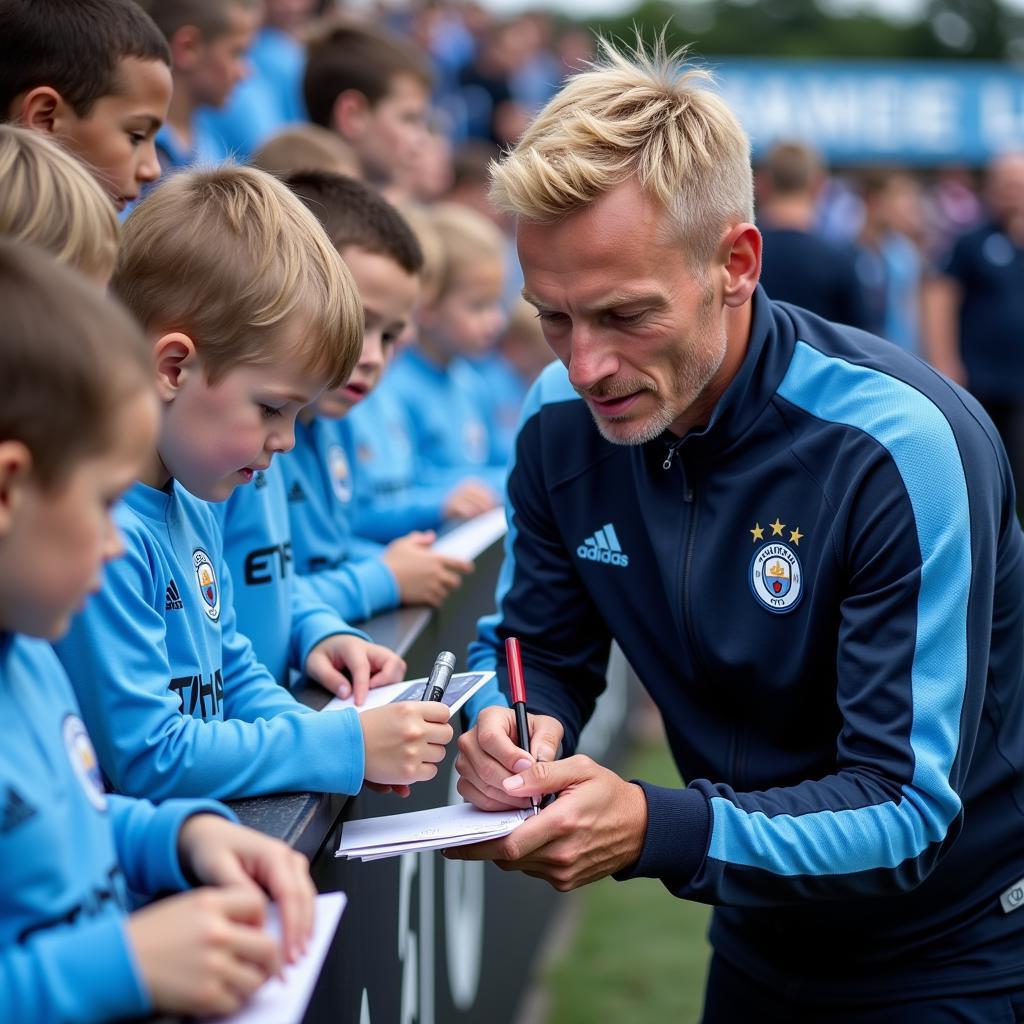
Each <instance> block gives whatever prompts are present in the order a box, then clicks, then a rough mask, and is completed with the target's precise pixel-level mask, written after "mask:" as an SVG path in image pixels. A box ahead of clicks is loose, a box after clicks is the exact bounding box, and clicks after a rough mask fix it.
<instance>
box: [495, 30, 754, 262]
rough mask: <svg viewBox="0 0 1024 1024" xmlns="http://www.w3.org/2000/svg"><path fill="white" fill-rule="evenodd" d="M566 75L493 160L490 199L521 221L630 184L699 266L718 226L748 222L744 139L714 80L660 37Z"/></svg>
mask: <svg viewBox="0 0 1024 1024" xmlns="http://www.w3.org/2000/svg"><path fill="white" fill-rule="evenodd" d="M598 44H599V54H598V58H597V59H596V60H595V62H594V63H593V64H591V65H589V67H588V69H587V70H585V71H583V72H581V73H580V74H578V75H576V76H574V77H573V78H571V79H570V80H569V81H568V82H567V83H566V84H565V86H563V88H562V89H561V91H560V92H559V93H558V94H557V95H556V96H555V97H554V98H553V99H551V100H550V101H549V102H548V104H547V106H546V107H544V109H543V110H542V111H541V112H540V113H539V114H538V115H537V117H536V119H535V120H534V121H533V123H532V124H531V125H530V126H529V127H528V128H527V130H526V131H525V132H524V134H523V136H522V138H521V139H520V140H519V143H518V144H517V145H516V147H515V149H513V150H512V152H511V153H510V154H509V155H508V156H507V157H506V158H505V159H504V160H502V161H500V162H497V161H496V162H494V163H492V165H491V200H492V201H493V202H494V204H495V205H496V206H497V207H498V208H499V209H501V210H503V211H505V212H507V213H511V214H514V215H516V216H519V217H522V218H524V219H526V220H537V221H544V220H555V219H557V218H559V217H562V216H565V215H566V214H567V213H571V212H573V211H574V210H577V209H580V208H581V207H584V206H587V205H589V204H590V203H592V202H593V201H594V200H595V199H597V198H598V197H599V196H601V195H603V194H604V193H606V192H608V191H609V190H611V189H613V188H614V187H615V186H616V185H619V184H621V183H622V182H624V181H626V180H627V179H628V178H631V177H634V176H635V177H636V178H637V180H638V181H639V183H640V186H641V187H642V188H643V189H644V190H645V191H646V192H647V193H649V194H651V195H653V196H654V197H656V198H657V199H658V200H660V202H661V203H662V204H663V205H664V207H665V209H666V210H667V211H668V212H669V214H670V216H671V217H672V220H673V221H674V225H675V227H676V230H677V232H678V235H679V239H680V242H681V244H682V245H683V247H684V248H685V249H686V252H687V255H688V257H689V258H690V260H691V262H692V263H694V264H701V263H704V262H706V261H707V260H709V259H710V258H711V255H712V254H713V252H714V249H715V246H716V245H717V243H718V239H719V237H720V234H721V231H722V229H723V228H724V227H725V226H726V225H727V224H729V223H739V222H741V221H753V218H754V195H753V192H754V190H753V180H752V174H751V169H750V142H749V140H748V138H747V136H746V134H745V133H744V131H743V129H742V128H741V127H740V125H739V122H738V121H737V120H736V117H735V115H734V114H733V113H732V111H731V110H730V109H729V107H728V106H727V105H726V104H725V103H724V102H723V100H722V99H721V98H720V97H719V96H717V95H716V94H715V93H714V92H712V91H711V90H710V88H708V87H709V86H710V85H711V84H712V76H711V74H710V73H709V72H708V71H707V70H705V69H702V68H697V67H689V68H687V67H686V66H685V58H686V51H685V50H681V51H675V52H669V51H668V50H667V49H666V47H665V43H664V37H662V38H660V39H658V40H657V41H656V42H655V43H654V44H653V45H652V46H651V47H649V48H648V47H646V46H645V45H644V44H643V42H642V40H639V39H638V41H637V43H636V45H635V46H634V47H632V48H628V47H622V48H619V47H617V46H616V45H615V44H613V43H612V42H610V41H609V40H607V39H600V40H599V41H598Z"/></svg>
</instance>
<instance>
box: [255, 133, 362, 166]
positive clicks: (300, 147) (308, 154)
mask: <svg viewBox="0 0 1024 1024" xmlns="http://www.w3.org/2000/svg"><path fill="white" fill-rule="evenodd" d="M249 163H251V164H252V165H253V167H258V168H259V169H260V170H261V171H266V172H267V173H268V174H273V175H275V176H276V177H278V178H284V177H287V176H288V175H289V174H295V173H296V171H333V172H334V173H335V174H348V175H352V176H355V175H358V174H359V159H358V157H357V156H356V154H355V151H354V150H353V149H352V147H351V146H350V145H349V144H348V143H347V142H346V141H345V140H344V139H343V138H342V137H341V136H340V135H336V134H335V133H334V132H332V131H329V130H328V129H327V128H320V127H319V126H318V125H315V124H295V125H291V126H290V127H288V128H285V129H284V130H283V131H280V132H278V133H277V134H276V135H274V136H273V137H272V138H270V139H267V141H266V142H264V143H263V145H262V146H260V148H259V149H257V150H256V152H255V153H253V155H252V159H251V160H250V161H249Z"/></svg>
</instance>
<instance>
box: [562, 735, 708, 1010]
mask: <svg viewBox="0 0 1024 1024" xmlns="http://www.w3.org/2000/svg"><path fill="white" fill-rule="evenodd" d="M620 774H621V775H623V776H624V777H625V778H627V779H629V778H642V779H647V780H649V781H650V782H655V783H658V784H660V785H666V786H678V785H680V782H679V775H678V774H677V772H676V769H675V765H674V764H673V762H672V759H671V757H670V755H669V752H668V749H667V747H665V746H664V745H663V744H661V743H657V744H648V745H645V746H641V747H638V748H635V749H634V751H633V752H632V754H631V755H630V756H629V757H628V758H627V761H626V764H625V765H623V766H622V768H621V771H620ZM578 898H579V899H580V900H581V901H582V904H583V906H582V912H581V914H580V918H579V925H578V927H577V929H576V931H575V934H574V935H573V938H572V941H571V943H570V945H569V947H568V949H567V951H566V953H565V956H564V957H563V958H562V959H560V960H559V961H558V962H556V963H555V964H553V965H552V966H551V968H550V969H549V970H548V972H547V975H546V977H545V979H544V983H545V984H546V986H547V992H548V997H549V1002H548V1006H549V1012H548V1016H547V1021H548V1024H593V1022H594V1021H613V1020H619V1021H628V1022H629V1024H648V1022H649V1024H664V1022H665V1021H672V1022H673V1024H695V1022H696V1021H697V1020H698V1018H699V1016H700V1009H701V994H702V991H703V987H704V975H705V972H706V970H707V961H708V955H709V949H708V945H707V941H706V940H705V933H706V931H707V922H708V913H709V912H708V908H707V907H704V906H701V905H698V904H695V903H688V902H686V901H684V900H678V899H676V898H675V897H673V896H671V895H669V893H668V891H667V890H666V889H665V887H664V886H663V885H662V884H661V883H660V882H656V881H654V880H653V879H646V878H642V879H635V880H634V881H631V882H615V881H613V880H611V879H605V880H603V881H601V882H596V883H595V884H593V885H590V886H587V887H586V888H584V889H583V890H581V891H580V894H579V897H578Z"/></svg>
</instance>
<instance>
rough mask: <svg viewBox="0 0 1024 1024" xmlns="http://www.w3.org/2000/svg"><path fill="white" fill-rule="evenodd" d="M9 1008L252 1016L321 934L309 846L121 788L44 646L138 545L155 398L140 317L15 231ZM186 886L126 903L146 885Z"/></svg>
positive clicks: (1, 428) (0, 931)
mask: <svg viewBox="0 0 1024 1024" xmlns="http://www.w3.org/2000/svg"><path fill="white" fill-rule="evenodd" d="M0 308H2V309H3V311H4V315H3V318H2V320H0V381H3V388H4V391H3V400H2V401H0V709H2V713H0V793H2V799H3V812H2V818H0V870H2V871H3V876H4V885H3V888H2V890H0V1005H2V1006H3V1008H4V1009H3V1015H4V1019H6V1020H12V1021H13V1020H17V1021H44V1020H46V1021H49V1020H80V1021H96V1020H107V1019H113V1018H123V1017H125V1016H136V1015H140V1014H146V1013H150V1012H152V1011H154V1010H157V1011H164V1012H168V1013H188V1014H209V1013H218V1014H219V1013H227V1012H232V1011H234V1010H236V1009H237V1008H238V1007H239V1005H240V1004H241V1003H242V1002H243V1001H244V999H245V998H246V997H247V996H248V995H249V994H251V993H252V992H253V991H254V990H255V989H256V988H257V987H258V986H259V985H260V984H261V983H262V982H263V981H264V980H265V979H266V978H267V977H269V976H270V975H271V974H273V973H275V972H276V971H277V970H278V968H279V965H280V962H281V956H280V953H279V952H278V951H277V950H276V949H275V947H274V944H273V943H272V942H271V940H270V938H269V936H268V935H267V934H266V933H265V932H264V931H263V930H262V927H261V924H262V920H263V914H264V910H265V902H266V901H265V898H264V897H263V895H262V893H261V892H260V887H264V888H267V889H268V890H269V891H270V892H271V894H272V895H274V896H275V897H276V898H278V900H279V901H280V904H281V910H282V916H283V919H284V921H285V943H286V948H285V954H286V957H287V958H288V959H294V957H295V954H296V952H297V950H298V949H299V947H301V946H302V945H303V944H304V942H305V940H306V938H307V937H308V935H309V932H310V926H309V922H310V921H311V916H312V897H313V887H312V884H311V882H310V879H309V873H308V867H307V865H306V864H305V860H304V858H302V857H301V856H300V855H298V854H296V853H294V852H292V851H291V850H289V849H288V848H287V847H286V846H285V845H284V844H283V843H280V842H278V841H277V840H273V839H270V838H268V837H266V836H262V835H260V834H259V833H256V832H253V831H251V830H249V829H243V828H241V827H239V826H238V825H235V824H231V823H230V821H229V820H225V819H230V817H231V813H230V812H229V811H228V810H227V808H224V807H221V806H219V805H217V804H213V803H210V802H207V801H183V800H174V801H169V802H168V803H166V804H163V805H162V806H161V807H159V808H156V807H154V806H153V805H152V804H150V803H148V802H147V801H144V800H133V799H130V798H128V797H119V796H114V795H108V794H106V793H105V792H104V790H103V786H102V784H101V780H100V778H99V773H98V771H97V769H96V759H95V754H94V753H93V748H92V745H91V744H90V742H89V737H88V734H87V733H86V731H85V728H84V726H83V725H82V721H81V718H80V717H79V709H78V705H77V704H76V702H75V697H74V694H73V692H72V689H71V686H70V684H69V682H68V679H67V676H66V675H65V674H64V671H63V670H62V668H61V666H60V664H59V663H58V661H57V659H56V658H55V657H54V654H53V651H52V649H51V648H50V646H49V645H48V644H47V643H46V641H47V640H53V639H55V638H56V637H58V636H59V635H60V634H61V633H62V632H63V631H64V630H65V629H66V628H67V624H68V620H69V618H70V617H71V615H72V614H73V613H74V612H75V610H76V609H77V608H78V607H79V606H80V605H81V603H82V602H83V601H84V600H85V599H86V597H87V595H88V594H89V592H90V591H93V590H95V588H96V586H97V585H98V582H99V573H100V569H101V567H102V563H103V562H104V561H105V560H107V559H109V558H112V557H115V556H116V555H117V554H118V553H119V551H120V550H121V541H120V538H119V537H118V533H117V530H116V528H115V527H114V525H113V523H112V522H111V516H110V509H111V506H112V505H113V504H114V503H115V502H116V500H117V497H118V495H119V494H120V492H121V491H122V490H123V489H124V488H125V487H126V486H127V485H128V484H129V483H130V482H131V479H132V477H133V475H134V474H135V473H136V472H137V470H138V468H139V467H140V466H141V464H142V462H143V460H144V459H145V458H146V456H147V449H148V448H149V446H150V444H151V442H152V441H153V439H154V437H155V433H156V422H157V409H156V401H155V398H154V395H153V388H152V380H151V377H152V371H151V369H150V367H149V365H148V360H147V358H146V354H145V348H144V343H143V339H142V336H141V334H140V332H139V330H138V328H137V327H136V326H135V325H134V324H133V323H131V322H130V320H129V318H128V317H127V316H126V315H125V314H124V313H123V312H122V311H120V310H118V309H117V308H116V307H115V306H114V305H113V303H111V302H110V301H109V300H107V299H106V298H104V297H103V295H102V294H101V292H100V290H99V289H97V288H96V287H95V286H94V285H93V284H92V283H91V282H88V281H86V280H85V279H84V278H82V277H81V276H79V275H78V274H76V273H74V272H73V271H71V270H69V269H67V268H65V267H61V266H59V265H58V264H56V263H54V262H53V261H52V260H51V259H49V258H48V257H46V256H44V255H43V254H42V253H40V252H39V251H37V250H35V249H33V248H31V247H29V246H26V245H24V244H15V243H12V242H10V241H8V240H3V241H0ZM189 877H192V878H193V879H194V880H197V881H199V882H200V883H202V882H205V883H208V884H214V885H224V884H229V885H230V887H228V888H223V889H205V890H202V891H197V892H192V893H184V894H181V895H177V896H172V897H170V898H169V899H166V900H163V901H161V902H159V903H156V904H154V905H152V906H149V907H146V908H144V909H142V910H138V911H136V912H135V913H133V914H130V915H129V914H127V907H128V904H129V900H130V898H131V897H132V896H134V897H136V898H137V897H139V896H148V895H152V894H154V893H157V892H161V891H174V890H183V889H186V888H188V886H189V881H188V878H189Z"/></svg>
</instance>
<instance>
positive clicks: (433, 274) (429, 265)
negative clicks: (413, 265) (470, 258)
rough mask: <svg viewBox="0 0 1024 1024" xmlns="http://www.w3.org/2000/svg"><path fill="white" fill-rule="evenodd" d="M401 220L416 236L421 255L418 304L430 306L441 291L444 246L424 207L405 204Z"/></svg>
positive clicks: (428, 212)
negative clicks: (421, 266)
mask: <svg viewBox="0 0 1024 1024" xmlns="http://www.w3.org/2000/svg"><path fill="white" fill-rule="evenodd" d="M400 212H401V214H402V218H403V220H404V221H405V223H406V224H408V225H409V227H410V229H411V230H412V233H413V234H414V235H415V236H416V242H417V244H418V245H419V247H420V252H422V253H423V269H422V270H420V302H421V303H423V304H424V305H430V304H431V303H433V302H435V301H436V300H437V298H438V296H439V294H440V291H441V278H442V276H443V274H444V244H443V243H442V242H441V236H440V235H439V234H438V233H437V229H436V228H435V227H434V223H433V221H432V220H431V217H430V211H429V210H428V209H427V207H425V206H418V205H416V204H415V203H405V204H403V205H402V207H401V210H400Z"/></svg>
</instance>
